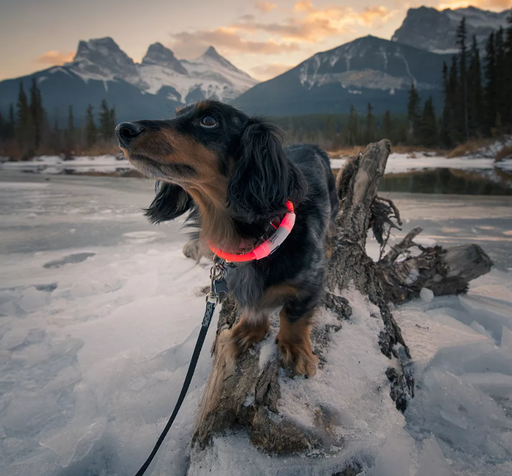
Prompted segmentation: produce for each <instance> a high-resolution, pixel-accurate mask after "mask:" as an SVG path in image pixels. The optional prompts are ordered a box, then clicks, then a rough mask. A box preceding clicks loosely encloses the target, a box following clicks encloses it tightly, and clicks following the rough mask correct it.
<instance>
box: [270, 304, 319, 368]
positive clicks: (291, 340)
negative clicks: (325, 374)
mask: <svg viewBox="0 0 512 476" xmlns="http://www.w3.org/2000/svg"><path fill="white" fill-rule="evenodd" d="M279 318H280V329H279V334H277V341H278V345H279V352H280V353H281V358H282V360H283V363H284V364H285V365H286V366H288V367H291V368H292V369H293V370H294V371H295V372H296V373H298V374H300V375H307V376H308V377H312V376H313V375H315V374H316V367H317V365H318V357H317V356H316V355H313V352H312V351H311V341H310V339H309V328H310V326H311V319H310V318H306V317H304V318H302V319H299V320H298V321H296V322H293V323H292V322H290V321H288V319H287V318H286V312H285V310H284V309H282V310H281V312H280V314H279Z"/></svg>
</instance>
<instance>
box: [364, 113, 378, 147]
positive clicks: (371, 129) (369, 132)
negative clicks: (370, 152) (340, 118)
mask: <svg viewBox="0 0 512 476" xmlns="http://www.w3.org/2000/svg"><path fill="white" fill-rule="evenodd" d="M375 134H376V130H375V116H374V115H373V108H372V105H371V103H368V108H367V109H366V130H365V142H366V143H367V144H369V143H370V142H373V141H374V140H375Z"/></svg>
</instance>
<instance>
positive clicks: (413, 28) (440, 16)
mask: <svg viewBox="0 0 512 476" xmlns="http://www.w3.org/2000/svg"><path fill="white" fill-rule="evenodd" d="M508 15H509V11H507V10H505V11H503V12H501V13H496V12H490V11H486V10H480V9H479V8H476V7H467V8H458V9H454V10H452V9H449V8H447V9H445V10H443V11H439V10H436V9H435V8H430V7H419V8H411V9H409V10H408V12H407V16H406V17H405V20H404V21H403V23H402V25H401V26H400V28H399V29H398V30H396V31H395V34H394V35H393V38H392V40H393V41H396V42H399V43H404V44H407V45H411V46H415V47H416V48H423V49H426V50H429V51H432V52H434V53H455V52H456V51H457V41H456V31H457V26H458V25H459V23H460V21H461V20H462V18H466V30H467V37H468V44H469V43H470V41H471V38H472V37H473V36H475V37H476V40H477V43H478V45H479V46H480V47H481V48H482V47H483V46H484V45H485V42H486V41H487V38H488V36H489V34H490V33H491V32H492V31H494V30H497V29H498V28H500V27H503V28H506V27H507V16H508Z"/></svg>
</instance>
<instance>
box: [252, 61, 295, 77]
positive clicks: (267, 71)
mask: <svg viewBox="0 0 512 476" xmlns="http://www.w3.org/2000/svg"><path fill="white" fill-rule="evenodd" d="M294 66H295V65H288V64H281V63H270V64H264V65H261V66H255V67H254V68H252V70H251V71H252V73H254V74H253V77H254V78H256V79H260V80H261V81H265V80H267V79H271V78H275V77H276V76H279V75H280V74H282V73H284V72H285V71H288V70H289V69H292V68H293V67H294Z"/></svg>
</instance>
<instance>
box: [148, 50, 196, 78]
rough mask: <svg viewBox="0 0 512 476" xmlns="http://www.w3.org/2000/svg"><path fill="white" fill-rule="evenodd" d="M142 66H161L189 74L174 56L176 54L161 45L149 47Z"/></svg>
mask: <svg viewBox="0 0 512 476" xmlns="http://www.w3.org/2000/svg"><path fill="white" fill-rule="evenodd" d="M141 64H142V65H149V64H151V65H160V66H165V67H167V68H171V69H173V70H174V71H176V72H178V73H181V74H187V70H186V69H185V68H184V67H183V65H182V64H181V63H180V61H179V60H178V59H177V58H176V56H174V53H173V52H172V51H171V50H170V49H169V48H166V47H165V46H164V45H162V44H161V43H153V44H152V45H150V46H149V48H148V52H147V53H146V56H144V58H143V60H142V63H141Z"/></svg>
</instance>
